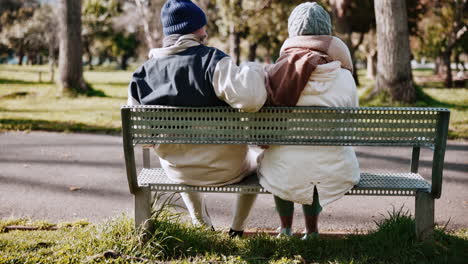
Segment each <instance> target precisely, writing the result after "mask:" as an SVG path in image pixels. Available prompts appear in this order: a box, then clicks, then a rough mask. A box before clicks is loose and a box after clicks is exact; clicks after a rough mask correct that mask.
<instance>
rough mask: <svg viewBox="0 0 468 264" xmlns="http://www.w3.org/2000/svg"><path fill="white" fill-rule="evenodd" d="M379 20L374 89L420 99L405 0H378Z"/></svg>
mask: <svg viewBox="0 0 468 264" xmlns="http://www.w3.org/2000/svg"><path fill="white" fill-rule="evenodd" d="M374 7H375V18H376V24H377V82H376V87H375V91H374V92H376V93H377V92H382V91H386V92H388V93H389V94H390V96H391V98H392V100H393V101H402V102H406V103H412V102H414V101H415V100H416V90H415V88H414V86H413V75H412V72H411V61H410V60H411V51H410V46H409V32H408V23H407V21H408V19H407V14H406V3H405V0H379V1H375V2H374Z"/></svg>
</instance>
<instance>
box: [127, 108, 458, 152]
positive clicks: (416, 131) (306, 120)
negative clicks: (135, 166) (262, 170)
mask: <svg viewBox="0 0 468 264" xmlns="http://www.w3.org/2000/svg"><path fill="white" fill-rule="evenodd" d="M122 111H123V115H125V116H128V118H127V122H125V123H124V124H123V126H124V127H123V129H129V131H128V132H129V133H130V134H131V138H132V140H133V144H173V143H182V144H211V143H213V144H270V145H379V146H381V145H392V146H395V145H397V146H433V145H435V144H436V138H437V135H438V134H440V133H441V131H442V130H447V123H446V122H444V121H445V120H447V119H446V118H444V117H445V116H446V115H448V114H449V112H448V110H447V109H440V108H323V107H294V108H288V107H275V108H272V107H269V108H264V109H262V110H261V111H260V112H257V113H247V112H241V111H239V110H236V109H232V108H228V107H212V108H191V107H164V106H143V107H142V106H137V107H123V108H122Z"/></svg>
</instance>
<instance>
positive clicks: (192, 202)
mask: <svg viewBox="0 0 468 264" xmlns="http://www.w3.org/2000/svg"><path fill="white" fill-rule="evenodd" d="M260 153H261V150H260V149H259V148H256V147H250V148H249V153H248V159H249V161H250V164H251V170H250V171H251V172H252V171H254V170H255V169H256V167H257V157H258V155H259V154H260ZM180 195H181V196H182V199H183V200H184V203H185V206H186V207H187V210H188V211H189V214H190V216H191V218H192V223H193V224H194V225H205V226H208V227H212V226H213V224H212V222H211V218H210V215H209V213H208V209H207V207H206V202H205V195H204V194H202V193H192V192H191V193H180ZM256 198H257V195H256V194H239V195H238V196H237V199H236V203H235V205H234V208H233V213H232V214H233V217H232V223H231V228H232V229H233V230H236V231H242V230H244V229H245V221H246V220H247V217H248V216H249V213H250V209H252V206H253V203H254V202H255V199H256Z"/></svg>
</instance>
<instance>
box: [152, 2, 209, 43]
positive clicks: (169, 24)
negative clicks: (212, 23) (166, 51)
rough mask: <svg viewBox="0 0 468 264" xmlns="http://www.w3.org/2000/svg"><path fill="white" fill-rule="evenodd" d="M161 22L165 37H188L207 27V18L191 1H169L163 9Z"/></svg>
mask: <svg viewBox="0 0 468 264" xmlns="http://www.w3.org/2000/svg"><path fill="white" fill-rule="evenodd" d="M161 22H162V25H163V32H164V35H165V36H168V35H173V34H180V35H186V34H190V33H192V32H195V31H196V30H198V29H200V28H202V27H203V26H205V25H206V16H205V13H204V12H203V10H201V9H200V8H199V7H198V6H197V5H196V4H194V3H192V1H190V0H168V1H166V3H165V4H164V6H163V8H162V9H161Z"/></svg>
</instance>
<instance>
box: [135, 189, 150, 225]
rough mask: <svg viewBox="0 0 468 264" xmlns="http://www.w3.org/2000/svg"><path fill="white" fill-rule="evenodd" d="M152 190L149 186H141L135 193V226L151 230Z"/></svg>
mask: <svg viewBox="0 0 468 264" xmlns="http://www.w3.org/2000/svg"><path fill="white" fill-rule="evenodd" d="M151 206H152V203H151V190H150V188H149V187H142V188H139V189H138V191H137V192H136V193H135V228H139V227H140V226H142V227H143V230H145V231H147V232H151V231H152V230H151V227H152V224H151Z"/></svg>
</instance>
